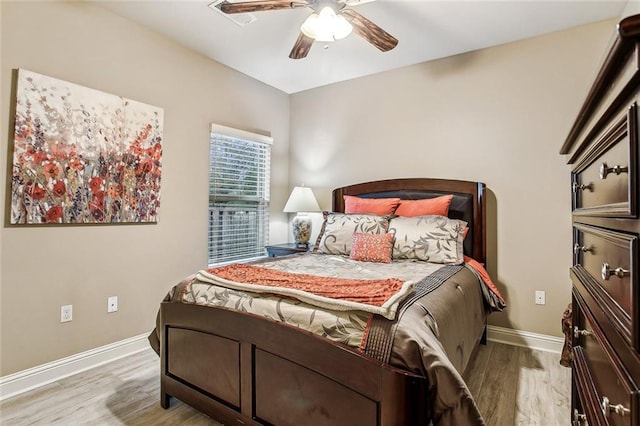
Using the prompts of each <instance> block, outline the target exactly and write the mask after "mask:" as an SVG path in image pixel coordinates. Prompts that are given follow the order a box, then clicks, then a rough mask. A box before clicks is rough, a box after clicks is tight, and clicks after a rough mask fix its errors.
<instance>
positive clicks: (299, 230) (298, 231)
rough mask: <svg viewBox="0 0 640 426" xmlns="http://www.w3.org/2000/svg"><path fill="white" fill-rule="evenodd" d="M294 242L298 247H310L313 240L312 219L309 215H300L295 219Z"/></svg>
mask: <svg viewBox="0 0 640 426" xmlns="http://www.w3.org/2000/svg"><path fill="white" fill-rule="evenodd" d="M292 224H293V241H294V242H295V244H296V247H309V239H310V238H311V225H312V222H311V218H310V217H309V215H307V214H303V213H298V214H297V215H296V216H295V217H294V218H293V222H292Z"/></svg>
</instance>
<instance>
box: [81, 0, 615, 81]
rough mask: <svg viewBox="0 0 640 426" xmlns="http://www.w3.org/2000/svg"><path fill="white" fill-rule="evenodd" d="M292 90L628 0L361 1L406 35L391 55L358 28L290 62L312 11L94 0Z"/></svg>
mask: <svg viewBox="0 0 640 426" xmlns="http://www.w3.org/2000/svg"><path fill="white" fill-rule="evenodd" d="M90 1H93V2H94V3H97V4H99V5H100V6H103V7H105V8H107V9H109V10H111V11H113V12H114V13H116V14H118V15H121V16H123V17H126V18H128V19H131V20H133V21H136V22H138V23H140V24H141V25H143V26H145V27H148V28H150V29H152V30H153V31H156V32H158V33H161V34H164V35H165V36H166V37H168V38H170V39H172V40H174V41H176V42H178V43H180V44H182V45H184V46H186V47H189V48H191V49H193V50H195V51H197V52H200V53H201V54H203V55H205V56H208V57H210V58H211V59H214V60H216V61H218V62H221V63H223V64H225V65H227V66H229V67H231V68H233V69H236V70H238V71H240V72H242V73H244V74H247V75H249V76H251V77H253V78H255V79H257V80H260V81H262V82H264V83H266V84H269V85H271V86H273V87H276V88H278V89H280V90H282V91H284V92H286V93H295V92H299V91H302V90H307V89H311V88H314V87H318V86H323V85H326V84H331V83H334V82H338V81H343V80H348V79H352V78H356V77H361V76H364V75H368V74H373V73H377V72H381V71H386V70H390V69H393V68H398V67H402V66H406V65H411V64H416V63H420V62H424V61H429V60H433V59H437V58H443V57H446V56H451V55H455V54H459V53H463V52H469V51H472V50H477V49H482V48H486V47H489V46H495V45H499V44H503V43H508V42H511V41H515V40H521V39H524V38H528V37H533V36H537V35H541V34H545V33H549V32H553V31H558V30H562V29H566V28H570V27H573V26H577V25H582V24H586V23H590V22H596V21H600V20H604V19H610V18H619V17H620V15H621V14H622V13H623V11H624V8H625V5H626V3H627V0H602V1H599V0H551V1H539V0H535V1H534V0H510V1H506V0H502V1H487V0H470V1H458V0H444V1H431V0H429V1H426V0H377V1H374V2H370V3H365V4H360V5H357V6H354V7H353V9H355V10H357V11H358V12H359V13H360V14H362V15H363V16H365V17H366V18H368V19H370V20H371V21H373V22H375V23H376V24H378V25H379V26H380V27H382V28H383V29H385V30H386V31H387V32H389V33H391V34H392V35H393V36H395V37H396V38H397V39H398V40H399V43H398V46H397V47H396V48H395V49H393V50H391V51H389V52H386V53H382V52H380V51H379V50H378V49H376V48H375V47H373V46H372V45H370V44H369V43H367V42H366V41H364V40H363V39H362V38H360V37H358V36H357V35H355V33H354V34H351V35H350V36H349V37H347V38H346V39H343V40H340V41H337V42H335V43H332V44H331V45H329V46H328V47H327V48H326V49H325V48H324V47H325V46H324V45H323V44H320V43H317V42H316V43H314V45H313V47H312V48H311V51H310V53H309V55H308V56H307V57H306V58H304V59H298V60H294V59H289V52H290V51H291V48H292V46H293V43H294V42H295V40H296V38H297V37H298V34H299V32H300V24H301V23H302V22H303V21H304V20H305V18H306V17H307V16H308V15H309V14H310V13H311V10H310V9H308V8H298V9H291V10H275V11H266V12H255V13H253V15H254V16H255V18H257V19H256V21H255V22H252V23H250V24H248V25H246V26H244V27H241V26H239V25H238V24H236V23H234V22H232V21H231V20H230V19H228V18H227V17H225V16H224V15H223V14H222V13H221V12H219V11H215V10H212V9H211V8H209V7H208V4H209V3H211V2H212V1H214V0H204V1H202V0H173V1H166V0H162V1H159V0H155V1H153V0H142V1H131V0H129V1H100V0H90ZM236 1H237V0H236Z"/></svg>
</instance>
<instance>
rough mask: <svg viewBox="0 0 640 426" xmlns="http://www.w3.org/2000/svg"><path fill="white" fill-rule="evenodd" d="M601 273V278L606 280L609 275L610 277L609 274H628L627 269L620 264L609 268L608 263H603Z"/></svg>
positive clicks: (617, 275)
mask: <svg viewBox="0 0 640 426" xmlns="http://www.w3.org/2000/svg"><path fill="white" fill-rule="evenodd" d="M601 274H602V279H603V280H605V281H607V280H608V279H609V277H611V275H615V276H616V277H620V278H624V277H625V276H626V275H629V271H628V270H627V269H624V268H622V267H621V266H620V267H618V268H616V269H611V267H610V266H609V264H608V263H603V264H602V271H601Z"/></svg>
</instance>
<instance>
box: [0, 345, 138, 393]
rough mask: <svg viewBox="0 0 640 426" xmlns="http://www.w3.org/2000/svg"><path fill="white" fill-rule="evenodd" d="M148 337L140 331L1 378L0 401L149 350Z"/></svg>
mask: <svg viewBox="0 0 640 426" xmlns="http://www.w3.org/2000/svg"><path fill="white" fill-rule="evenodd" d="M147 336H148V334H146V333H145V334H140V335H138V336H134V337H130V338H128V339H124V340H120V341H118V342H114V343H111V344H108V345H105V346H100V347H99V348H95V349H91V350H88V351H85V352H81V353H79V354H75V355H71V356H68V357H66V358H62V359H59V360H56V361H52V362H49V363H46V364H42V365H39V366H36V367H33V368H29V369H27V370H22V371H18V372H17V373H14V374H9V375H8V376H4V377H0V401H2V400H4V399H7V398H10V397H12V396H16V395H19V394H21V393H24V392H27V391H30V390H32V389H35V388H39V387H40V386H44V385H46V384H49V383H52V382H55V381H58V380H61V379H63V378H65V377H68V376H71V375H73V374H77V373H80V372H82V371H85V370H89V369H91V368H94V367H98V366H99V365H102V364H106V363H108V362H111V361H115V360H117V359H119V358H122V357H125V356H128V355H132V354H134V353H136V352H140V351H142V350H144V349H148V348H149V342H148V340H147Z"/></svg>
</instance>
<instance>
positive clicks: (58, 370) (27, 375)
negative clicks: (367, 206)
mask: <svg viewBox="0 0 640 426" xmlns="http://www.w3.org/2000/svg"><path fill="white" fill-rule="evenodd" d="M487 339H488V340H490V341H492V342H497V343H504V344H507V345H512V346H524V347H528V348H531V349H537V350H541V351H545V352H554V353H558V354H559V353H560V352H561V351H562V346H563V344H564V339H562V338H560V337H555V336H547V335H544V334H537V333H531V332H528V331H520V330H513V329H510V328H504V327H497V326H493V325H490V326H488V327H487ZM148 348H149V342H148V341H147V334H141V335H139V336H134V337H130V338H128V339H125V340H121V341H119V342H115V343H111V344H109V345H105V346H101V347H99V348H95V349H91V350H89V351H86V352H81V353H79V354H75V355H72V356H69V357H66V358H62V359H59V360H57V361H53V362H49V363H47V364H43V365H39V366H37V367H33V368H29V369H27V370H23V371H19V372H17V373H14V374H10V375H8V376H4V377H0V401H2V400H4V399H7V398H10V397H12V396H16V395H19V394H21V393H24V392H27V391H30V390H32V389H36V388H39V387H41V386H44V385H46V384H49V383H52V382H55V381H58V380H61V379H63V378H65V377H69V376H71V375H74V374H77V373H81V372H83V371H85V370H89V369H91V368H94V367H98V366H100V365H102V364H106V363H108V362H111V361H115V360H117V359H120V358H122V357H125V356H128V355H132V354H134V353H136V352H140V351H142V350H145V349H148Z"/></svg>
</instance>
